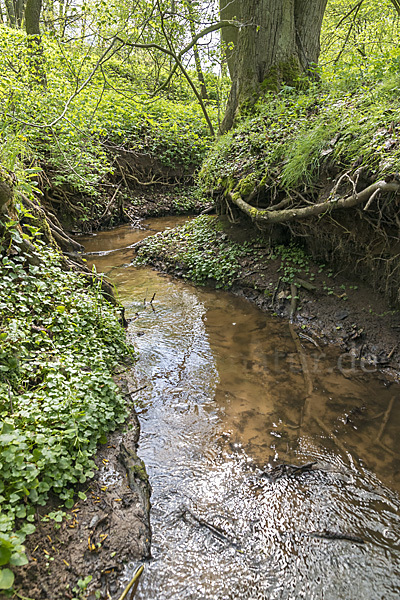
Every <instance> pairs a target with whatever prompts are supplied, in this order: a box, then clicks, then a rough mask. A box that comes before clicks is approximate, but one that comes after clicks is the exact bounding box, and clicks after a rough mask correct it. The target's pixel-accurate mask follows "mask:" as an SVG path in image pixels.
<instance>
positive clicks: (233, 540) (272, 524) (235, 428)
mask: <svg viewBox="0 0 400 600" xmlns="http://www.w3.org/2000/svg"><path fill="white" fill-rule="evenodd" d="M175 222H176V221H175V220H171V219H155V220H152V221H151V222H150V223H151V227H152V229H154V230H161V229H163V228H164V227H165V226H173V225H174V223H175ZM148 233H149V232H146V231H137V230H133V229H132V228H130V227H123V228H118V229H117V230H114V231H112V232H104V233H101V234H99V235H98V236H96V237H92V238H88V239H85V240H84V242H83V243H84V244H85V246H86V249H87V251H90V252H103V253H104V252H107V254H102V255H99V254H97V255H90V256H89V255H88V257H87V258H88V261H89V260H92V259H94V260H95V262H96V265H97V269H98V271H104V272H106V273H108V274H109V276H110V278H111V279H112V280H113V281H114V282H115V283H116V285H117V287H118V290H119V294H120V297H121V300H122V302H123V303H124V305H125V306H126V312H127V316H128V317H129V318H130V319H132V321H131V323H130V325H129V329H128V335H129V337H130V339H132V341H133V342H134V344H135V345H136V347H137V348H138V350H139V353H140V360H139V361H138V363H137V365H136V366H135V369H134V372H133V376H134V378H135V385H136V386H137V387H138V388H139V387H142V386H143V385H147V387H146V389H144V390H142V391H141V392H140V393H139V394H138V395H137V410H138V413H139V418H140V422H141V426H142V433H141V438H140V446H139V454H140V456H141V458H143V460H144V461H145V463H146V466H147V469H148V472H149V475H150V479H151V484H152V487H153V495H152V526H153V546H152V553H153V559H152V561H150V562H149V563H148V564H147V565H146V570H145V574H144V575H143V576H142V579H141V583H140V586H139V589H138V592H137V594H136V596H135V598H140V599H147V600H163V599H168V600H171V599H176V600H178V599H182V600H185V599H188V600H189V599H193V600H203V599H210V600H214V599H215V600H225V599H227V600H228V599H232V600H233V599H235V600H236V599H238V598H240V599H242V598H243V599H254V600H255V599H268V600H270V599H273V600H275V599H276V600H278V599H279V600H285V599H288V600H289V599H293V600H295V599H296V600H297V599H299V598H306V599H308V600H311V599H316V600H317V599H318V600H319V599H325V600H338V599H343V600H352V599H361V598H363V599H364V598H365V599H368V600H378V599H385V600H387V599H395V598H399V597H400V552H399V551H400V517H399V505H400V504H399V500H398V495H397V491H398V490H399V489H400V470H399V461H398V443H397V440H398V437H399V434H400V414H399V411H400V406H399V404H398V402H397V400H399V387H398V385H397V384H395V383H393V382H391V381H388V380H387V379H386V378H384V377H383V375H382V374H379V373H364V372H363V371H361V370H358V369H355V370H354V371H351V370H346V371H345V372H343V369H342V368H341V365H343V361H342V360H341V359H340V357H339V354H338V352H337V350H336V349H329V350H328V351H326V350H324V352H323V353H321V352H319V351H318V350H317V349H316V348H315V347H314V346H312V345H310V344H308V343H307V342H303V340H302V343H303V348H304V351H305V352H306V354H307V360H308V364H309V365H310V372H311V373H312V378H313V393H312V394H311V396H310V397H308V398H307V397H306V395H307V394H306V391H305V390H306V388H305V382H304V377H303V372H302V367H301V363H300V361H299V356H298V353H297V350H296V347H295V344H294V342H293V339H292V336H291V334H290V331H289V328H288V325H287V323H285V322H284V321H280V320H277V319H273V318H272V317H270V316H268V315H266V314H264V313H261V312H260V311H259V310H257V309H256V308H255V307H254V306H252V305H250V304H249V303H248V302H246V301H244V300H241V299H239V298H235V297H234V296H232V295H230V294H228V293H225V292H215V291H209V290H205V289H197V288H195V287H193V286H191V285H189V284H185V283H183V282H181V281H173V280H171V279H170V278H169V277H162V276H160V275H159V274H157V273H156V272H155V271H152V270H151V269H148V268H136V269H135V268H134V267H131V266H123V265H129V263H130V261H131V259H132V256H133V251H132V249H129V248H127V247H128V246H130V245H132V244H134V243H135V242H136V241H138V240H139V239H143V237H145V236H146V235H148ZM113 249H118V251H116V252H109V251H110V250H113ZM154 293H156V296H155V299H154V302H153V306H151V305H149V300H150V299H151V298H152V296H153V294H154ZM389 406H391V412H390V418H389V419H387V418H386V417H385V415H386V416H387V412H386V411H387V409H388V407H389ZM385 419H386V420H385ZM314 461H315V463H316V464H315V465H314V466H313V467H312V470H311V471H310V472H304V473H303V474H297V475H292V476H290V475H289V476H287V475H285V474H283V476H282V477H276V478H273V477H272V478H271V477H270V476H268V474H269V473H271V469H273V467H277V466H278V465H280V464H282V462H286V463H290V464H295V465H301V464H305V463H309V462H314ZM278 468H279V467H278ZM275 473H276V471H275ZM361 541H363V542H364V543H359V542H361ZM133 568H134V565H132V569H133Z"/></svg>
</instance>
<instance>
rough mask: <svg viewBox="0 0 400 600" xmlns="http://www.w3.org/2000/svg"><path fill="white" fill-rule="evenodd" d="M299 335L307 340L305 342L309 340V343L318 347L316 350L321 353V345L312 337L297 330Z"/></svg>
mask: <svg viewBox="0 0 400 600" xmlns="http://www.w3.org/2000/svg"><path fill="white" fill-rule="evenodd" d="M299 337H301V338H303V339H305V340H307V342H310V343H311V344H314V346H315V347H316V348H318V350H319V351H320V352H321V353H322V350H321V346H320V345H319V344H318V343H317V342H316V341H315V340H314V339H313V338H312V337H310V336H309V335H306V334H305V333H302V332H301V331H300V332H299Z"/></svg>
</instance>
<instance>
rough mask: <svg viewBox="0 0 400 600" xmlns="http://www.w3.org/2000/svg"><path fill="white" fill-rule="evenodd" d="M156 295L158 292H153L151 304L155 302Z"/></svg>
mask: <svg viewBox="0 0 400 600" xmlns="http://www.w3.org/2000/svg"><path fill="white" fill-rule="evenodd" d="M155 297H156V292H154V294H153V296H152V298H151V300H150V304H153V300H154V298H155Z"/></svg>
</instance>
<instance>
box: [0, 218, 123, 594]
mask: <svg viewBox="0 0 400 600" xmlns="http://www.w3.org/2000/svg"><path fill="white" fill-rule="evenodd" d="M32 229H33V228H32ZM1 230H2V231H6V232H7V237H3V240H2V245H1V246H0V416H1V425H0V448H1V453H0V457H1V460H0V564H3V565H5V564H6V563H8V562H9V563H10V564H11V565H18V564H24V561H26V559H25V558H24V553H23V546H22V544H23V541H24V538H25V536H26V535H28V534H29V533H32V532H33V531H34V529H35V527H34V525H33V521H34V514H35V507H36V506H37V505H43V504H45V502H46V500H47V498H48V495H49V493H50V491H52V492H54V493H56V494H57V495H58V496H59V497H60V499H61V500H62V501H63V502H64V503H65V505H66V507H71V506H72V505H73V502H74V500H73V496H74V486H75V485H76V484H77V483H84V482H85V481H86V480H87V479H88V478H90V477H92V476H93V470H94V462H93V460H92V458H91V457H92V455H93V454H94V452H95V451H96V446H97V443H98V442H99V440H100V439H101V438H102V437H103V436H104V435H105V434H106V433H107V432H108V431H111V430H113V429H115V428H116V427H117V426H118V425H120V424H121V423H122V422H123V421H124V419H125V417H126V410H125V407H124V402H123V399H122V397H121V395H120V394H119V393H118V389H117V387H116V385H115V384H114V382H113V379H112V376H111V371H112V369H113V367H114V366H115V365H116V364H117V363H118V361H121V359H122V358H123V357H125V356H127V355H133V350H132V349H131V348H129V347H128V346H127V345H126V343H125V334H124V331H123V329H122V328H121V326H120V324H119V322H118V314H117V311H116V310H115V309H114V308H113V307H112V306H110V305H109V304H108V303H107V302H106V301H105V300H104V298H103V296H102V294H101V291H100V287H99V286H100V283H98V284H97V285H96V286H95V288H94V289H93V288H89V287H88V286H87V283H86V281H85V280H84V279H83V278H81V277H80V276H78V275H76V274H74V273H72V272H65V271H63V270H62V268H61V265H60V257H59V256H58V255H57V254H56V253H55V252H54V251H53V250H51V249H49V248H47V247H45V246H44V244H43V243H42V242H41V241H40V239H38V237H37V236H36V239H35V238H33V241H34V243H35V246H36V251H35V252H36V258H39V259H40V264H39V265H38V266H34V265H33V264H31V263H30V261H29V257H28V256H27V255H26V254H25V253H24V252H23V251H22V250H21V244H22V241H23V239H22V237H21V235H20V233H19V231H18V230H17V229H16V228H15V224H14V225H13V224H12V223H11V224H10V223H3V224H2V226H1ZM10 236H11V240H12V246H11V245H10V241H8V242H7V244H6V243H5V242H6V239H7V240H9V239H10ZM24 237H28V236H27V235H26V234H24ZM55 520H56V521H57V515H55ZM10 585H12V581H11V577H10V576H9V574H8V572H7V570H3V571H1V572H0V587H1V586H3V588H8V587H10Z"/></svg>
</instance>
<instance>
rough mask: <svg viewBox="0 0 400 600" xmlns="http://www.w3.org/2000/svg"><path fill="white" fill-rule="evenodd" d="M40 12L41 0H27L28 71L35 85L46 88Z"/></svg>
mask: <svg viewBox="0 0 400 600" xmlns="http://www.w3.org/2000/svg"><path fill="white" fill-rule="evenodd" d="M41 11H42V0H27V2H26V8H25V31H26V34H27V42H28V55H29V66H30V71H31V75H32V77H33V79H34V81H35V83H38V84H39V85H43V86H46V71H45V67H44V53H43V45H42V37H41V34H40V13H41Z"/></svg>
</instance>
